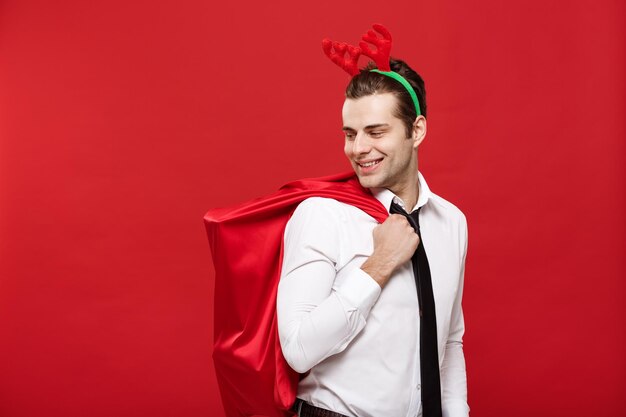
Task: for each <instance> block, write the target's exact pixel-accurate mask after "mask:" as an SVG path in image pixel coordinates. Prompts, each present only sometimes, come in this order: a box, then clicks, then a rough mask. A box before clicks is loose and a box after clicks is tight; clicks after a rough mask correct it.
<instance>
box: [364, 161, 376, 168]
mask: <svg viewBox="0 0 626 417" xmlns="http://www.w3.org/2000/svg"><path fill="white" fill-rule="evenodd" d="M379 162H380V161H372V162H368V163H366V164H359V165H361V166H362V167H364V168H368V167H372V166H374V165H376V164H377V163H379Z"/></svg>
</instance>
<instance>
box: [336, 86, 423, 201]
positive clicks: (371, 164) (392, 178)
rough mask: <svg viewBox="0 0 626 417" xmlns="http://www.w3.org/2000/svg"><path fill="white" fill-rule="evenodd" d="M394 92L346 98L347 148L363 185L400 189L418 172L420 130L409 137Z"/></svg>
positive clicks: (393, 189)
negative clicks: (396, 109) (399, 114)
mask: <svg viewBox="0 0 626 417" xmlns="http://www.w3.org/2000/svg"><path fill="white" fill-rule="evenodd" d="M396 100H397V99H396V98H395V97H394V96H393V95H392V94H391V93H384V94H374V95H370V96H365V97H361V98H358V99H346V101H345V102H344V104H343V111H342V116H343V131H344V132H345V146H344V152H345V154H346V157H347V158H348V160H349V161H350V163H351V164H352V168H353V169H354V171H355V172H356V175H357V176H358V177H359V182H360V183H361V185H362V186H363V187H366V188H372V187H377V188H378V187H380V188H387V189H389V190H391V191H393V192H394V193H396V194H398V193H400V192H401V191H402V190H403V189H404V187H408V186H409V184H411V181H410V180H409V178H411V177H416V176H417V154H416V152H415V150H416V149H417V146H418V145H419V142H420V141H421V138H422V137H420V138H419V140H418V138H417V136H418V135H417V133H416V132H415V130H414V134H413V136H412V137H411V138H407V137H406V129H405V126H404V124H403V123H402V120H400V119H398V118H397V117H395V116H394V115H393V111H394V109H395V106H396Z"/></svg>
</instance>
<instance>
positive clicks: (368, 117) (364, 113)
mask: <svg viewBox="0 0 626 417" xmlns="http://www.w3.org/2000/svg"><path fill="white" fill-rule="evenodd" d="M396 100H397V99H396V97H395V96H394V95H393V94H391V93H384V94H372V95H368V96H364V97H359V98H356V99H354V98H346V100H345V101H344V103H343V109H342V116H343V124H344V126H346V127H351V128H357V127H359V128H364V127H365V126H370V125H381V124H390V123H393V119H396V117H395V116H394V109H395V108H396V105H397V102H396ZM353 125H354V126H353Z"/></svg>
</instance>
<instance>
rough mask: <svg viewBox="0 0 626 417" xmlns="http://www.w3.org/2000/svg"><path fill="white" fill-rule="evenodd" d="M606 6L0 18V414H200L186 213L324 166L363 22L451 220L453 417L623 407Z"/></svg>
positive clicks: (100, 8) (612, 62)
mask: <svg viewBox="0 0 626 417" xmlns="http://www.w3.org/2000/svg"><path fill="white" fill-rule="evenodd" d="M624 9H625V6H624V2H623V1H621V0H615V1H599V0H594V1H591V0H589V1H586V0H574V1H570V2H557V1H555V0H528V1H516V2H502V1H500V0H483V1H479V2H465V1H451V0H446V1H436V2H425V1H418V2H416V1H399V2H394V3H384V2H383V3H381V2H380V1H369V0H368V1H361V2H359V3H358V7H357V6H356V3H355V4H351V5H348V4H343V3H340V2H326V1H318V2H308V3H301V2H293V1H285V0H279V1H273V2H270V3H267V4H266V3H261V2H249V3H242V2H236V1H234V2H219V3H218V4H213V3H211V2H207V1H195V0H193V1H186V2H180V1H173V0H159V1H156V2H155V1H143V2H141V1H137V2H128V1H119V0H117V1H107V2H84V1H78V0H68V1H62V2H49V1H32V0H26V1H24V0H23V1H16V0H4V1H3V2H2V3H0V202H1V205H0V255H1V256H0V277H1V278H0V415H1V416H3V417H21V416H40V415H47V416H64V417H70V416H77V417H79V416H94V417H96V416H152V417H156V416H217V417H219V416H223V411H222V408H221V404H220V399H219V392H218V389H217V387H216V384H215V377H214V371H213V368H212V363H211V360H210V351H211V340H212V308H211V305H212V304H211V300H212V289H213V276H212V268H211V262H210V256H209V248H208V242H207V240H206V236H205V232H204V227H203V224H202V216H203V214H204V213H205V211H206V210H207V209H209V208H211V207H216V206H225V205H229V204H232V203H237V202H241V201H243V200H246V199H249V198H252V197H255V196H259V195H263V194H266V193H269V192H271V191H273V190H275V189H276V188H277V187H278V186H279V185H281V184H282V183H285V182H287V181H289V180H293V179H297V178H301V177H311V176H319V175H325V174H330V173H334V172H338V171H342V170H345V169H348V168H349V166H348V164H347V162H345V161H344V157H343V154H342V144H343V139H342V134H341V132H340V124H341V118H340V107H341V103H342V100H343V99H342V94H343V88H344V87H345V84H346V83H347V81H348V79H347V75H346V74H344V73H342V72H341V70H340V69H338V68H337V67H335V66H334V65H333V64H331V63H330V62H329V61H328V60H327V59H326V58H325V57H324V55H323V53H322V51H321V46H320V40H321V39H322V38H323V37H327V36H328V37H331V38H333V39H336V40H344V41H348V42H353V43H354V42H356V41H357V40H358V37H359V36H360V34H361V33H363V32H364V31H365V30H366V29H367V28H368V27H369V25H370V24H371V23H374V22H381V23H384V24H386V25H387V26H388V27H389V28H390V30H391V32H392V33H393V34H394V38H395V45H394V55H395V56H398V57H401V58H403V59H405V60H407V61H408V62H409V63H411V64H412V65H413V66H414V67H415V68H416V69H417V70H418V71H419V72H420V73H421V74H422V75H423V76H424V78H425V79H426V82H427V90H428V103H429V118H428V122H429V134H428V137H427V139H426V141H425V142H424V144H423V145H422V147H421V148H420V169H421V170H422V172H423V173H424V174H425V176H426V178H427V180H428V181H429V185H430V186H431V188H432V189H433V190H434V191H435V192H436V193H438V194H440V195H442V196H444V197H445V198H447V199H449V200H450V201H452V202H454V203H455V204H457V205H458V206H460V207H461V208H462V209H463V211H464V212H465V213H466V215H467V217H468V221H469V227H470V246H469V255H468V256H469V258H468V261H467V271H466V291H465V298H464V308H465V314H466V326H467V333H466V338H465V350H466V357H467V367H468V376H469V399H470V406H471V408H472V414H473V415H474V416H503V415H506V416H510V417H515V416H529V415H533V416H570V417H571V416H609V415H610V416H617V415H624V410H625V409H626V400H625V396H624V389H625V381H626V364H625V360H624V354H625V349H624V348H625V332H624V328H625V324H626V323H625V317H626V315H625V314H624V313H625V311H624V310H625V308H624V305H625V304H624V294H625V291H624V289H625V288H624V286H625V285H624V276H625V274H624V272H625V266H626V265H625V262H624V258H623V251H624V248H625V247H626V245H625V242H624V240H625V236H626V227H625V222H624V215H623V214H624V211H625V205H626V204H625V197H626V195H625V194H626V193H625V189H626V187H625V184H624V182H625V181H624V180H625V178H626V176H625V172H624V162H625V161H624V159H625V158H624V156H625V152H624V139H625V136H626V135H625V122H624V112H625V110H626V106H625V84H624V78H625V71H624V70H625V52H624V51H625V46H626V45H625V43H626V42H625V38H626V36H625V35H626V33H625V32H626V30H625V29H624V27H625V26H624V23H625V22H624V16H625V10H624Z"/></svg>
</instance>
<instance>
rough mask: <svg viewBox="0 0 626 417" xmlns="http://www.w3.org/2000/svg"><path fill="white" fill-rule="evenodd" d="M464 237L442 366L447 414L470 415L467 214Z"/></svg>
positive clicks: (455, 415) (463, 221)
mask: <svg viewBox="0 0 626 417" xmlns="http://www.w3.org/2000/svg"><path fill="white" fill-rule="evenodd" d="M460 239H461V247H462V248H463V252H462V254H461V257H460V258H461V265H460V277H459V287H458V290H457V294H456V298H455V300H454V305H453V306H452V316H451V320H450V332H449V334H448V341H447V343H446V349H445V355H444V358H443V364H442V368H441V388H442V398H441V401H442V408H443V417H466V416H468V415H469V406H468V404H467V375H466V372H465V356H464V354H463V334H464V332H465V322H464V319H463V309H462V308H461V300H462V297H463V282H464V279H465V258H466V255H467V222H466V220H465V217H464V216H463V217H462V224H461V233H460Z"/></svg>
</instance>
